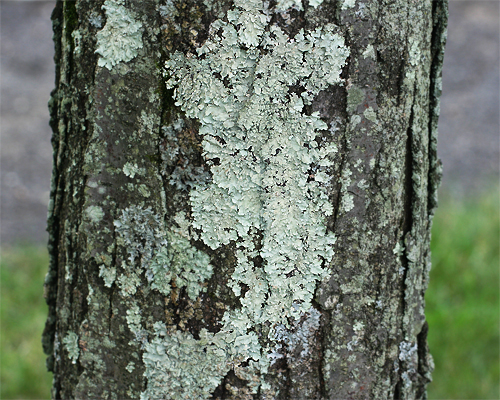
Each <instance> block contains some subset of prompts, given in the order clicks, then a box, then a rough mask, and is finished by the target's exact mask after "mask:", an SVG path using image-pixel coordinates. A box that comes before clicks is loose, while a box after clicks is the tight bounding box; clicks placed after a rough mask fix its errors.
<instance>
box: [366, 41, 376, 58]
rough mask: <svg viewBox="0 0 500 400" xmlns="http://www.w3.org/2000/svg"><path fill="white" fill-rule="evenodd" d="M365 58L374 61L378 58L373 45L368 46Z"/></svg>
mask: <svg viewBox="0 0 500 400" xmlns="http://www.w3.org/2000/svg"><path fill="white" fill-rule="evenodd" d="M363 57H364V58H371V59H373V60H376V59H377V57H376V55H375V49H374V48H373V45H372V44H369V45H368V46H366V49H365V51H364V52H363Z"/></svg>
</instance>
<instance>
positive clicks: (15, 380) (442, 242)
mask: <svg viewBox="0 0 500 400" xmlns="http://www.w3.org/2000/svg"><path fill="white" fill-rule="evenodd" d="M499 211H500V210H499V188H498V186H496V185H495V187H494V189H493V190H492V191H491V193H487V194H486V195H483V196H482V197H480V198H474V199H466V200H460V201H457V200H454V199H453V197H452V196H451V195H442V196H441V199H440V206H439V208H438V210H437V212H436V216H435V218H434V226H433V232H432V245H431V247H432V256H433V267H432V271H431V280H430V286H429V289H428V291H427V294H426V303H427V312H426V314H427V319H428V322H429V338H428V340H429V347H430V349H431V352H432V354H433V356H434V362H435V364H436V370H435V372H434V375H433V378H434V381H433V382H432V383H431V384H430V385H429V399H499V398H500V393H499V392H500V386H499V374H500V371H499V341H500V336H499V314H500V309H499V242H500V212H499ZM47 264H48V257H47V251H46V249H45V248H44V247H40V246H30V245H16V246H9V247H5V248H3V249H2V259H1V290H2V292H1V293H2V302H1V306H0V310H1V327H2V335H1V370H0V372H1V391H0V398H1V399H48V398H50V384H51V374H50V373H48V372H46V370H45V356H44V355H43V352H42V348H41V343H40V337H41V333H42V330H43V326H44V322H45V317H46V313H47V307H46V305H45V302H44V300H43V297H42V292H43V289H42V284H43V278H44V275H45V272H46V270H47Z"/></svg>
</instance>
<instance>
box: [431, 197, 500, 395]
mask: <svg viewBox="0 0 500 400" xmlns="http://www.w3.org/2000/svg"><path fill="white" fill-rule="evenodd" d="M499 230H500V216H499V198H498V188H497V189H495V191H494V193H493V194H491V195H489V196H485V197H483V198H481V199H479V200H475V201H474V200H468V201H465V202H461V203H457V202H454V201H453V200H452V199H451V198H450V197H446V196H443V199H440V206H439V209H438V211H437V212H436V216H435V219H434V226H433V230H432V244H431V248H432V264H433V265H432V271H431V278H430V285H429V289H428V291H427V294H426V314H427V320H428V322H429V338H428V339H429V347H430V350H431V353H432V355H433V356H434V362H435V364H436V369H435V371H434V374H433V380H434V382H433V383H431V384H430V385H429V398H430V399H499V398H500V393H499V392H500V388H499V376H500V371H499V340H500V337H499V313H500V309H499V241H500V238H499V236H500V232H499Z"/></svg>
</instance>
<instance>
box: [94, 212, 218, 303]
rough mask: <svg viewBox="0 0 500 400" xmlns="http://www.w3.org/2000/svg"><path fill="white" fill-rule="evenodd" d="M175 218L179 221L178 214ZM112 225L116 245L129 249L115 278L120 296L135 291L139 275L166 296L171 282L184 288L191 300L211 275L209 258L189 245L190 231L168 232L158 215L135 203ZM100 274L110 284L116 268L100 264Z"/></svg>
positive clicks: (202, 288) (113, 278) (175, 230)
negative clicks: (126, 257)
mask: <svg viewBox="0 0 500 400" xmlns="http://www.w3.org/2000/svg"><path fill="white" fill-rule="evenodd" d="M177 219H178V220H179V221H182V218H181V217H178V218H177ZM114 226H115V230H116V233H117V237H118V238H117V244H118V245H120V246H124V248H126V249H127V252H128V259H127V260H126V261H124V262H123V264H122V266H121V267H122V268H121V269H122V274H121V275H120V276H119V277H118V278H117V279H118V286H119V287H120V289H121V290H122V294H123V295H125V296H126V295H131V294H134V293H135V292H136V289H137V287H138V286H139V285H140V284H141V281H140V276H141V275H145V276H146V278H147V280H148V281H149V282H150V285H151V288H152V289H156V290H158V291H159V292H160V293H162V294H163V295H165V296H167V295H168V294H169V293H170V290H171V282H174V283H175V286H176V287H177V288H182V287H186V290H187V293H188V295H189V297H190V298H191V299H193V300H195V299H196V298H197V297H198V296H199V294H200V291H202V290H204V286H203V282H204V281H205V280H207V279H209V278H210V277H211V276H212V266H211V265H210V258H209V257H208V256H207V255H206V254H205V253H203V252H202V251H200V250H197V249H196V248H194V247H192V246H191V243H190V238H191V237H190V235H189V232H187V231H185V230H183V229H176V228H171V229H170V230H168V231H167V230H166V229H165V226H164V222H163V221H162V220H161V217H160V216H159V215H157V214H155V213H154V212H153V211H152V210H151V209H150V208H146V209H142V208H141V207H137V206H131V207H128V208H126V209H125V210H124V211H123V212H122V214H121V216H120V218H118V219H117V220H115V222H114ZM100 276H101V277H102V278H103V279H104V282H105V285H106V286H108V287H109V286H111V284H112V283H113V282H114V280H115V276H116V271H115V269H114V268H109V267H106V266H104V265H103V266H101V267H100Z"/></svg>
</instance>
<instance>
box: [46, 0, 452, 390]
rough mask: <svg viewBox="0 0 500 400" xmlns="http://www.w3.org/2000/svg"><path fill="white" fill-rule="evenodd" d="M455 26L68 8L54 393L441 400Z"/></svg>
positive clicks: (221, 7)
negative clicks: (443, 109)
mask: <svg viewBox="0 0 500 400" xmlns="http://www.w3.org/2000/svg"><path fill="white" fill-rule="evenodd" d="M446 19H447V6H446V0H434V1H431V0H425V1H423V0H381V1H378V2H375V1H366V2H359V1H355V0H338V1H337V0H324V1H320V0H314V1H313V0H309V1H307V0H305V1H302V2H297V1H293V0H279V1H274V0H273V1H269V2H261V1H257V0H248V1H245V2H243V1H235V2H234V4H233V2H232V1H229V0H205V1H203V2H202V1H194V0H192V1H191V0H183V1H181V0H165V1H163V0H141V1H135V0H106V1H105V2H104V1H101V0H96V1H91V2H90V1H80V0H77V1H66V2H58V3H57V5H56V8H55V10H54V13H53V24H54V41H55V45H56V55H55V61H56V71H57V75H56V89H55V90H54V92H53V93H52V98H51V101H50V110H51V117H52V119H51V126H52V129H53V131H54V136H53V146H54V170H53V186H52V194H51V203H50V209H49V233H50V243H49V248H50V254H51V265H50V269H49V273H48V274H47V279H46V298H47V302H48V304H49V317H48V319H47V324H46V329H45V332H44V337H43V345H44V350H45V352H46V353H47V354H48V359H47V365H48V368H49V369H50V370H51V371H53V372H54V386H53V394H52V395H53V397H54V398H61V399H70V398H82V399H83V398H99V399H108V398H109V399H125V398H150V399H159V398H165V399H181V398H182V399H205V398H207V399H208V398H213V399H386V398H387V399H389V398H390V399H421V398H425V397H426V392H425V390H426V385H427V383H428V382H429V381H430V375H431V372H432V368H433V364H432V359H431V357H430V355H429V352H428V349H427V344H426V335H427V324H426V322H425V316H424V293H425V289H426V287H427V282H428V273H429V269H430V251H429V241H430V228H431V220H432V214H433V210H434V208H435V207H436V202H437V200H436V190H437V186H438V184H439V179H440V166H439V161H438V160H437V156H436V141H437V131H436V130H437V118H438V114H439V95H440V87H441V84H440V80H441V78H440V75H441V64H442V55H443V49H444V41H445V36H446ZM217 21H218V22H217ZM280 41H281V42H280ZM332 43H335V44H334V45H333V44H332ZM283 50H284V51H283ZM294 68H295V69H294ZM301 135H302V136H301ZM332 250H333V252H332ZM141 396H142V397H141Z"/></svg>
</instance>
